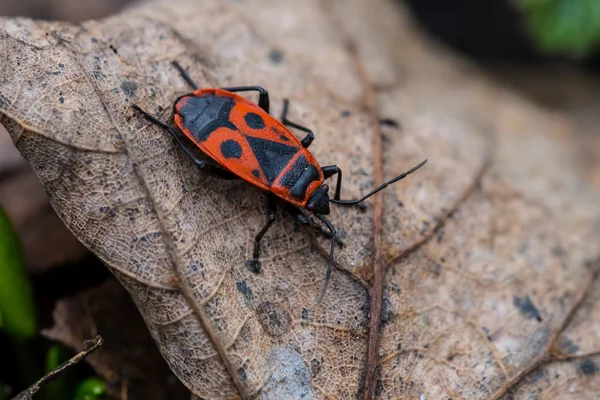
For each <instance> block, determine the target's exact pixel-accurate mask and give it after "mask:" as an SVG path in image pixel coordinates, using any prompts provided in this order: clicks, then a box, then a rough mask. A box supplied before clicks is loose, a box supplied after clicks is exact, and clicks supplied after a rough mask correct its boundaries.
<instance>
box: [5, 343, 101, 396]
mask: <svg viewBox="0 0 600 400" xmlns="http://www.w3.org/2000/svg"><path fill="white" fill-rule="evenodd" d="M102 343H104V339H102V337H101V336H100V335H97V336H96V338H95V339H92V340H86V341H84V342H83V347H84V348H83V351H82V352H81V353H78V354H76V355H75V356H73V358H71V359H70V360H68V361H65V362H64V363H62V364H61V365H59V366H58V367H56V368H55V369H54V370H53V371H51V372H49V373H47V374H46V375H44V376H43V377H42V378H41V379H40V380H38V381H37V382H35V383H34V384H33V385H31V386H30V387H28V388H27V389H25V390H24V391H22V392H21V393H19V394H18V395H17V396H16V397H14V398H13V400H30V399H31V398H33V395H34V394H35V393H36V392H37V391H38V390H40V389H41V388H42V386H44V385H45V384H46V383H48V382H50V381H53V380H55V379H57V378H58V377H59V376H60V375H61V374H62V373H63V372H64V371H65V370H66V369H67V368H70V367H72V366H73V365H75V364H77V363H79V362H80V361H81V360H83V359H84V358H86V357H87V356H88V355H90V354H91V353H93V352H94V351H96V350H97V349H98V347H100V346H102Z"/></svg>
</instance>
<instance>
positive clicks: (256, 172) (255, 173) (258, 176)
mask: <svg viewBox="0 0 600 400" xmlns="http://www.w3.org/2000/svg"><path fill="white" fill-rule="evenodd" d="M252 175H254V176H255V177H257V178H260V171H259V170H257V169H253V170H252Z"/></svg>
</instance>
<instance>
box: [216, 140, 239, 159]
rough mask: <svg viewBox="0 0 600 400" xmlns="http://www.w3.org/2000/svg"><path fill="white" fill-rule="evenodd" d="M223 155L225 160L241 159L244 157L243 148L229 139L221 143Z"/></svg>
mask: <svg viewBox="0 0 600 400" xmlns="http://www.w3.org/2000/svg"><path fill="white" fill-rule="evenodd" d="M221 154H223V157H225V158H240V157H241V156H242V147H241V146H240V144H239V143H238V142H236V141H235V140H232V139H229V140H226V141H224V142H223V143H221Z"/></svg>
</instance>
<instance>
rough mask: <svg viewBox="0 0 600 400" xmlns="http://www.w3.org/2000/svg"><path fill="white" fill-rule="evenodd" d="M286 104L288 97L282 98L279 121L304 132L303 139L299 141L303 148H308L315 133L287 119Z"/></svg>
mask: <svg viewBox="0 0 600 400" xmlns="http://www.w3.org/2000/svg"><path fill="white" fill-rule="evenodd" d="M288 104H289V100H288V99H284V100H283V112H282V113H281V123H282V124H284V125H288V126H291V127H292V128H296V129H299V130H301V131H303V132H306V136H305V137H304V139H302V140H301V141H300V143H302V147H304V148H305V149H307V148H308V146H310V144H311V143H312V141H313V140H315V135H314V134H313V132H312V131H311V130H310V129H308V128H305V127H303V126H302V125H298V124H296V123H294V122H292V121H290V120H288V119H287V114H288Z"/></svg>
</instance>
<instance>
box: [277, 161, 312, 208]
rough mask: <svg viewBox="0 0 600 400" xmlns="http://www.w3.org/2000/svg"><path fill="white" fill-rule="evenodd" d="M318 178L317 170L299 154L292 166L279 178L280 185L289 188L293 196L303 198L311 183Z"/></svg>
mask: <svg viewBox="0 0 600 400" xmlns="http://www.w3.org/2000/svg"><path fill="white" fill-rule="evenodd" d="M317 179H319V171H318V170H317V169H316V168H315V167H314V166H312V165H310V164H309V163H308V161H306V158H305V157H304V156H300V157H299V158H298V160H296V162H295V163H294V166H293V167H292V169H291V170H289V171H288V172H287V173H286V174H285V175H284V176H283V178H282V179H281V186H283V187H287V188H290V193H291V194H292V196H294V197H298V198H304V196H305V194H306V190H307V189H308V187H309V186H310V184H311V183H313V182H314V181H316V180H317Z"/></svg>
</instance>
